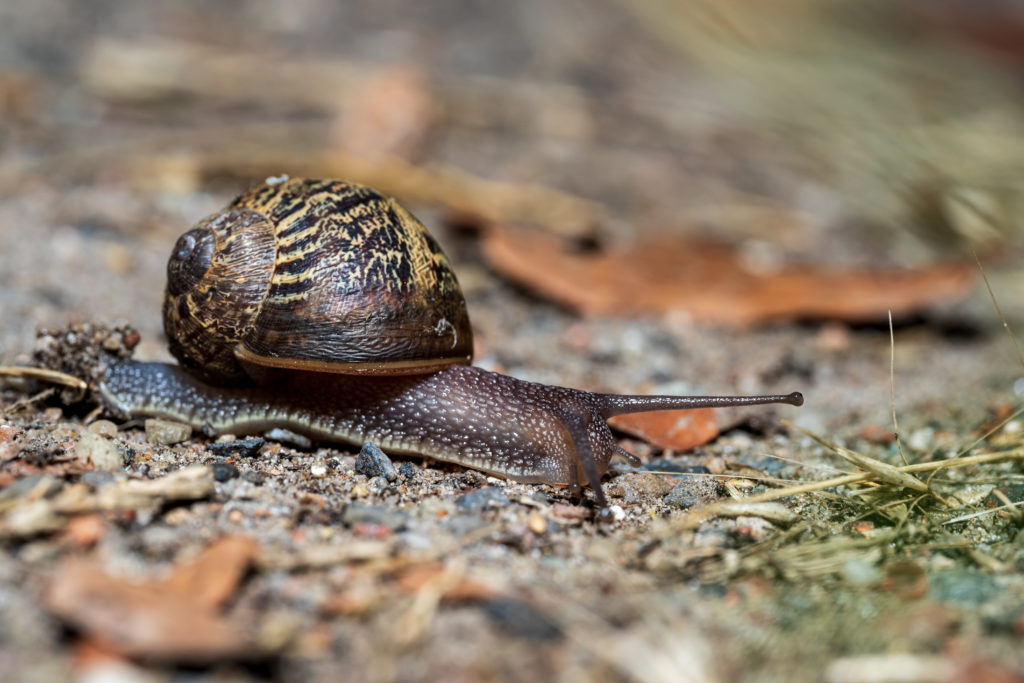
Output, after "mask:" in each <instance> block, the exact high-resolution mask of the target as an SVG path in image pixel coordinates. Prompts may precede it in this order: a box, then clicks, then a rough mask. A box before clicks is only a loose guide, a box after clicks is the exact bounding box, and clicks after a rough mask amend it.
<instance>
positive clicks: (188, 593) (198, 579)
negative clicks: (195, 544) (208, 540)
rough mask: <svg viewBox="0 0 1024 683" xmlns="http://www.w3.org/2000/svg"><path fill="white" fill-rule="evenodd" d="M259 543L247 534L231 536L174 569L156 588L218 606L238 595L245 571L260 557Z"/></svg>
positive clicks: (210, 606) (202, 604) (216, 542)
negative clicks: (247, 536)
mask: <svg viewBox="0 0 1024 683" xmlns="http://www.w3.org/2000/svg"><path fill="white" fill-rule="evenodd" d="M259 548H260V546H259V544H258V543H257V542H256V541H254V540H253V539H251V538H246V537H245V536H228V537H226V538H222V539H220V540H218V541H215V542H214V543H212V544H211V545H210V546H209V547H208V548H206V550H204V551H203V552H202V553H201V554H200V555H199V557H197V558H196V559H195V560H193V561H192V562H189V563H187V564H181V565H178V566H177V567H175V568H174V571H173V572H172V573H171V575H170V576H169V577H167V579H166V580H165V581H164V582H163V583H162V585H159V586H157V587H156V589H157V590H161V589H162V590H165V591H167V592H168V593H173V594H175V595H178V596H180V597H181V598H182V599H183V600H190V601H192V602H194V603H196V604H198V605H200V606H202V607H204V608H207V609H215V608H218V607H221V606H223V605H224V603H226V602H227V601H228V600H229V599H230V598H231V596H233V595H234V594H235V591H236V590H237V589H238V585H239V583H241V580H242V578H243V577H244V576H245V573H246V572H247V571H248V570H249V567H251V566H252V564H253V562H254V561H255V560H256V556H257V554H258V552H259Z"/></svg>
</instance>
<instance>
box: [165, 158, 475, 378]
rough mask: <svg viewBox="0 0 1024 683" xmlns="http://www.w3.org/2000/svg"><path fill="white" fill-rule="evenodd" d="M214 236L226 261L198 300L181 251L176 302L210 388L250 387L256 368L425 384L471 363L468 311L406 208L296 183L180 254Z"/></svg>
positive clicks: (172, 299) (255, 192)
mask: <svg viewBox="0 0 1024 683" xmlns="http://www.w3.org/2000/svg"><path fill="white" fill-rule="evenodd" d="M204 231H205V232H204ZM210 232H212V233H213V234H214V236H215V239H216V253H215V255H214V256H213V258H212V261H211V262H210V264H209V267H208V268H207V270H206V272H205V273H203V274H201V277H198V278H193V279H198V282H197V283H195V284H194V286H190V287H189V288H188V290H187V291H180V290H184V289H185V285H192V284H193V283H192V282H191V280H190V278H189V277H184V279H185V280H188V282H186V283H185V285H183V284H176V283H177V282H178V280H180V279H181V278H182V277H183V276H182V275H181V273H179V272H177V271H176V272H175V273H172V268H173V267H177V268H178V269H179V270H181V269H182V266H180V265H179V266H175V264H176V263H178V264H180V263H182V260H181V258H180V255H179V254H178V252H177V251H176V252H175V254H172V258H171V262H170V263H169V264H168V275H169V280H168V291H167V295H166V298H165V303H164V326H165V330H166V332H167V336H168V338H169V339H171V340H172V341H171V350H172V352H173V353H174V354H175V355H176V356H178V358H179V360H181V362H182V363H183V364H185V365H189V366H191V367H202V368H205V374H206V375H207V377H208V378H209V377H210V375H211V374H213V373H214V372H215V373H216V374H218V375H222V376H223V377H224V379H225V380H232V379H237V378H238V377H239V375H240V373H241V372H242V370H243V368H244V366H245V365H248V364H252V365H257V366H264V367H275V368H294V369H302V370H312V371H318V372H337V373H373V374H415V373H421V372H429V371H431V370H434V369H436V368H439V367H443V366H445V365H451V364H455V363H469V362H470V360H471V356H472V348H473V339H472V332H471V329H470V326H469V316H468V313H467V311H466V302H465V299H464V298H463V296H462V291H461V289H460V288H459V285H458V282H457V281H456V279H455V274H454V273H453V272H452V269H451V266H450V264H449V263H448V259H447V258H446V257H445V255H444V253H443V252H442V251H441V248H440V246H439V245H438V244H437V242H436V241H435V240H434V238H433V237H432V236H431V235H430V233H428V232H427V230H426V228H424V227H423V225H422V224H421V223H420V222H419V221H418V220H416V218H414V217H413V216H412V215H411V214H410V213H409V212H407V211H406V210H405V209H403V208H402V207H401V206H399V205H398V203H397V202H395V201H394V200H393V199H390V198H388V197H384V196H381V195H380V194H378V193H377V192H375V191H374V190H372V189H370V188H368V187H363V186H360V185H353V184H350V183H345V182H341V181H336V180H310V179H298V178H297V179H293V180H287V181H285V182H281V183H274V184H265V185H261V186H258V187H256V188H254V189H252V190H250V191H249V192H246V193H245V194H243V195H241V196H240V197H238V198H237V199H235V201H234V202H232V203H231V204H230V205H229V206H228V207H227V208H226V209H225V211H224V212H223V213H221V214H218V215H217V216H214V217H211V218H209V219H207V220H205V221H203V222H201V223H200V224H199V225H198V226H196V229H194V230H193V231H190V232H189V233H186V234H185V235H184V236H182V238H181V240H179V247H178V248H182V247H181V245H182V240H186V237H187V236H189V235H193V236H194V237H195V236H199V237H203V236H206V239H207V240H209V239H210V238H209V237H208V235H209V233H210ZM193 241H194V240H193ZM271 243H272V248H271V249H270V250H269V251H265V252H264V253H263V254H260V255H257V254H255V253H254V252H255V251H257V249H259V248H263V249H267V245H268V244H271ZM185 246H191V242H190V243H189V244H188V245H185ZM178 248H176V249H178ZM243 257H244V258H245V259H246V261H245V265H244V267H243V266H242V265H241V263H240V262H241V261H242V259H243ZM195 258H197V259H198V258H199V256H195ZM192 269H193V270H202V267H201V266H193V267H192ZM186 270H187V269H186ZM174 275H176V276H177V277H178V280H175V279H174V277H172V276H174ZM204 336H208V337H210V340H209V341H208V340H207V339H205V338H201V337H204ZM225 356H228V357H230V358H231V359H232V363H233V367H219V366H225V365H231V363H228V362H227V358H225ZM211 363H212V365H213V366H214V370H213V371H211V369H210V367H211Z"/></svg>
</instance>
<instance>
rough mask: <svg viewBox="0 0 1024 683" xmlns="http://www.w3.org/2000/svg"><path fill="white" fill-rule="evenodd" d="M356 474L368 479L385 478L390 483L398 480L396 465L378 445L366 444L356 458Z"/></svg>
mask: <svg viewBox="0 0 1024 683" xmlns="http://www.w3.org/2000/svg"><path fill="white" fill-rule="evenodd" d="M356 472H358V473H359V474H365V475H366V476H367V477H384V478H385V479H387V480H388V481H395V480H396V479H398V470H396V469H395V465H394V463H392V462H391V459H390V458H388V456H387V455H386V454H385V453H384V451H382V450H381V449H380V448H379V447H378V446H377V444H375V443H371V442H366V443H364V444H363V447H362V449H360V451H359V455H358V456H357V457H356Z"/></svg>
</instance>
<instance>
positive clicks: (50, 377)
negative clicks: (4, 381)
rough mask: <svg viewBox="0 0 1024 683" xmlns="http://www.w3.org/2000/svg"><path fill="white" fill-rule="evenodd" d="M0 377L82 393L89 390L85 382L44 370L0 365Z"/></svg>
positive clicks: (64, 373)
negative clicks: (60, 386)
mask: <svg viewBox="0 0 1024 683" xmlns="http://www.w3.org/2000/svg"><path fill="white" fill-rule="evenodd" d="M0 377H17V378H19V379H34V380H36V381H39V382H46V383H48V384H60V385H62V386H65V387H71V388H72V389H77V390H78V391H82V392H84V391H85V390H86V389H88V388H89V385H88V384H86V382H85V381H83V380H81V379H79V378H78V377H75V376H74V375H69V374H67V373H66V372H58V371H56V370H47V369H45V368H23V367H20V366H17V365H0Z"/></svg>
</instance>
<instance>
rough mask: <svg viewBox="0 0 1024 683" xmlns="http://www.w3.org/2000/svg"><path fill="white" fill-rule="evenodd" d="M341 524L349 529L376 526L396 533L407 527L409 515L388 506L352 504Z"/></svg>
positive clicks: (347, 508)
mask: <svg viewBox="0 0 1024 683" xmlns="http://www.w3.org/2000/svg"><path fill="white" fill-rule="evenodd" d="M341 522H342V524H344V525H345V526H349V527H350V526H353V525H355V524H376V525H379V526H382V527H387V528H388V529H391V530H392V531H395V530H398V529H403V528H405V527H406V525H407V524H408V522H409V515H408V514H407V513H405V512H402V511H401V510H394V509H392V508H390V507H388V506H386V505H368V504H366V503H350V504H349V505H348V507H346V508H345V512H343V513H342V515H341Z"/></svg>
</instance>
